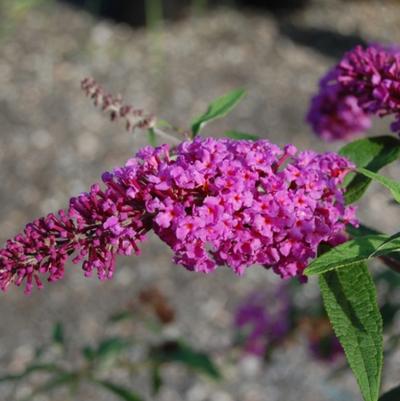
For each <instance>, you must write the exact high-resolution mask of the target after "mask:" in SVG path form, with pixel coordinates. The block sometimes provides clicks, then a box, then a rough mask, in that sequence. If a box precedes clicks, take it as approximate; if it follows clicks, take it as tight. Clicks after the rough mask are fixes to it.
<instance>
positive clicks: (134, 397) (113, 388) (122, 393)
mask: <svg viewBox="0 0 400 401" xmlns="http://www.w3.org/2000/svg"><path fill="white" fill-rule="evenodd" d="M92 382H93V383H95V384H98V385H100V386H102V387H104V388H105V389H107V390H108V391H110V392H111V393H113V394H114V395H116V396H117V397H119V398H120V399H121V400H124V401H143V398H142V397H140V396H139V395H138V394H136V393H135V392H133V391H132V390H130V389H128V388H126V387H124V386H121V385H120V384H115V383H113V382H111V381H108V380H97V379H94V380H92Z"/></svg>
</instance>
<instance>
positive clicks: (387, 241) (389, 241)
mask: <svg viewBox="0 0 400 401" xmlns="http://www.w3.org/2000/svg"><path fill="white" fill-rule="evenodd" d="M399 238H400V232H398V233H396V234H393V235H391V236H390V237H389V238H388V239H387V240H386V241H384V242H383V244H382V245H379V246H378V248H377V249H376V250H375V252H374V253H373V254H372V255H371V257H372V256H375V255H376V254H377V253H378V251H380V250H381V249H382V248H383V247H384V246H385V245H387V244H390V243H391V242H393V241H395V240H397V239H399ZM399 251H400V248H399Z"/></svg>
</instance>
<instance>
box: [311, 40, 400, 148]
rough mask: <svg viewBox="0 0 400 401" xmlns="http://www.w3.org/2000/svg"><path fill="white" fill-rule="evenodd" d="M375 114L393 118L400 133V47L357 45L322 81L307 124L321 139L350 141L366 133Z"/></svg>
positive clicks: (312, 102)
mask: <svg viewBox="0 0 400 401" xmlns="http://www.w3.org/2000/svg"><path fill="white" fill-rule="evenodd" d="M372 115H378V116H379V117H383V116H386V115H393V116H394V118H395V121H394V122H393V123H392V124H391V129H392V131H393V132H397V133H398V132H400V47H399V46H396V45H390V46H384V45H379V44H373V45H370V46H369V47H367V48H366V49H364V48H363V47H361V46H357V47H356V48H355V49H353V50H352V51H350V52H348V53H346V54H345V56H344V57H343V59H342V60H341V61H340V62H339V63H338V64H337V65H336V66H335V67H333V69H332V70H330V71H329V72H328V73H327V74H326V75H325V76H324V77H323V78H322V79H321V81H320V84H319V93H318V94H317V95H316V96H314V97H313V98H312V100H311V105H310V109H309V112H308V114H307V121H308V122H309V123H310V124H311V126H312V128H313V130H314V131H315V132H316V134H317V135H319V136H320V137H321V138H323V139H325V140H328V141H332V140H343V139H349V138H352V137H354V136H356V135H357V134H360V133H362V132H364V131H366V130H367V129H368V128H369V127H370V125H371V122H370V118H371V116H372Z"/></svg>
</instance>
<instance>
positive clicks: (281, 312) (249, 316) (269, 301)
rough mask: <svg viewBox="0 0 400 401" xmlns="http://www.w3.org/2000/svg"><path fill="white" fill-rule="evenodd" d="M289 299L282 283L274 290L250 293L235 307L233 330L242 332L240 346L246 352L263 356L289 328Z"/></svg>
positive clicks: (288, 331)
mask: <svg viewBox="0 0 400 401" xmlns="http://www.w3.org/2000/svg"><path fill="white" fill-rule="evenodd" d="M291 306H292V305H291V301H290V296H289V291H288V288H287V287H286V286H283V285H280V286H278V288H277V289H275V291H265V290H257V291H254V292H252V293H251V294H250V295H249V296H248V297H247V298H246V299H245V300H244V301H243V302H242V303H241V304H240V305H239V306H238V308H237V309H236V311H235V316H234V326H235V329H236V330H238V331H239V333H242V335H243V336H244V338H243V344H242V345H243V349H244V351H245V352H246V353H247V354H251V355H255V356H258V357H264V356H265V355H266V353H267V352H268V351H269V350H270V349H272V347H274V346H276V345H278V344H279V343H281V342H282V341H284V339H285V338H286V336H287V335H288V334H289V333H290V331H291V329H292V322H291V312H292V310H291V309H292V308H291Z"/></svg>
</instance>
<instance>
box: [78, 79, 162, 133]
mask: <svg viewBox="0 0 400 401" xmlns="http://www.w3.org/2000/svg"><path fill="white" fill-rule="evenodd" d="M81 88H82V90H83V91H84V92H85V94H86V96H88V97H89V98H91V99H93V102H94V105H95V106H96V107H100V108H101V109H102V110H103V111H105V112H109V114H110V118H111V121H114V120H117V119H119V118H123V119H125V122H126V129H127V131H134V130H135V129H137V128H140V129H149V128H152V127H154V125H155V123H156V119H155V117H154V116H153V115H152V114H146V113H145V112H144V111H143V110H141V109H136V108H134V107H133V106H131V105H126V104H123V103H122V98H121V96H116V97H114V96H112V95H111V94H109V93H106V92H105V91H104V90H103V88H102V87H101V86H100V85H99V84H98V83H97V82H96V81H95V80H94V79H93V78H85V79H84V80H83V81H82V82H81Z"/></svg>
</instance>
